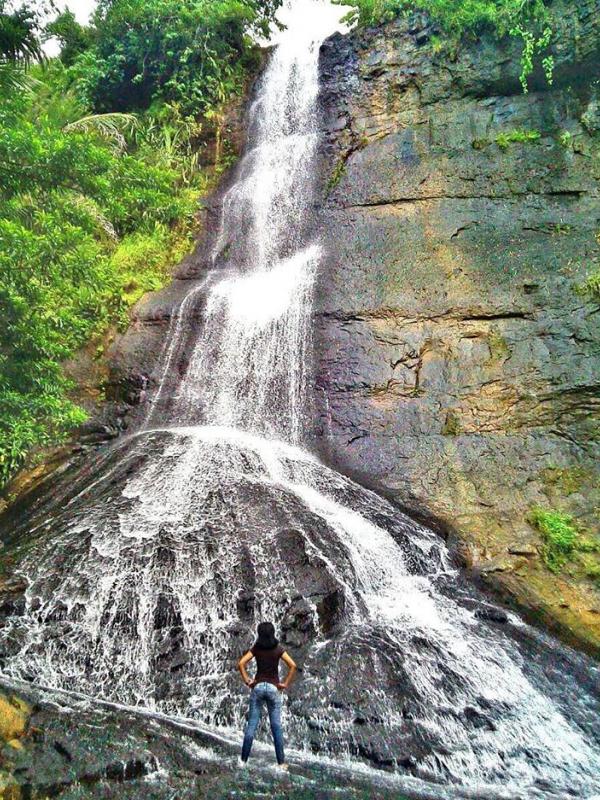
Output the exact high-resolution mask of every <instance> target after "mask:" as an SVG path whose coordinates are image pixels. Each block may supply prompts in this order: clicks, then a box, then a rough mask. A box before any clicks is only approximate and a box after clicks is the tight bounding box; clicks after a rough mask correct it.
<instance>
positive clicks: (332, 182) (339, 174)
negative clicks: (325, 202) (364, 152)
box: [325, 157, 346, 194]
mask: <svg viewBox="0 0 600 800" xmlns="http://www.w3.org/2000/svg"><path fill="white" fill-rule="evenodd" d="M345 172H346V159H345V158H344V157H342V158H340V159H339V161H338V162H337V164H336V165H335V167H334V168H333V172H332V173H331V175H330V176H329V180H328V181H327V186H326V188H325V191H326V192H327V194H330V193H331V192H332V191H333V190H334V189H335V187H336V186H337V185H338V184H339V182H340V181H341V180H342V178H343V177H344V174H345Z"/></svg>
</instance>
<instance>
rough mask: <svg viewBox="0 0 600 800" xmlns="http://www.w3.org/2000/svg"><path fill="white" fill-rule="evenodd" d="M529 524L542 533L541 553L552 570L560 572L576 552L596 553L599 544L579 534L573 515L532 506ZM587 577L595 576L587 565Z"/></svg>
mask: <svg viewBox="0 0 600 800" xmlns="http://www.w3.org/2000/svg"><path fill="white" fill-rule="evenodd" d="M529 521H530V522H531V524H532V525H533V526H534V527H535V528H537V529H538V530H539V532H540V533H541V534H542V539H543V542H544V544H543V546H542V550H541V555H542V558H543V560H544V563H545V564H546V566H547V567H548V569H549V570H551V571H552V572H560V570H561V569H562V568H563V567H564V566H565V564H566V563H567V561H569V560H570V559H571V558H573V556H574V555H575V554H576V553H597V552H598V551H599V550H600V546H599V545H598V543H597V542H596V541H592V540H590V539H586V538H584V537H582V536H581V534H580V531H579V529H578V527H577V524H576V522H575V520H574V519H573V517H571V516H569V515H568V514H564V513H562V512H560V511H555V510H553V509H544V508H534V509H532V511H531V513H530V515H529ZM588 574H589V577H591V578H594V579H595V578H596V577H597V575H596V574H595V573H594V572H593V567H592V566H591V565H590V567H589V572H588Z"/></svg>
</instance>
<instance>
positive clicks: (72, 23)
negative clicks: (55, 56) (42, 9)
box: [46, 9, 93, 67]
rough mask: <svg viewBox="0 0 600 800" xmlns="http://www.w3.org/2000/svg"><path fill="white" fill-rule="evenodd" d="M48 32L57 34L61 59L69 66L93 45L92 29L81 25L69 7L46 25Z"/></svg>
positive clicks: (53, 34) (52, 34) (51, 34)
mask: <svg viewBox="0 0 600 800" xmlns="http://www.w3.org/2000/svg"><path fill="white" fill-rule="evenodd" d="M46 33H47V34H48V35H50V36H55V37H56V38H57V39H58V40H59V42H60V44H61V50H60V60H61V61H62V62H63V64H65V65H66V66H67V67H69V66H71V64H73V62H74V61H75V59H76V58H77V56H80V55H81V54H82V53H85V51H86V50H89V48H90V47H91V45H92V41H93V34H92V30H91V29H90V28H88V27H85V26H84V25H80V24H79V22H77V20H76V18H75V14H73V12H72V11H70V10H69V9H67V10H66V11H63V13H62V14H59V15H58V16H57V17H56V19H54V20H53V21H52V22H50V23H49V24H48V25H47V26H46Z"/></svg>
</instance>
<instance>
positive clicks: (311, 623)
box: [0, 30, 600, 798]
mask: <svg viewBox="0 0 600 800" xmlns="http://www.w3.org/2000/svg"><path fill="white" fill-rule="evenodd" d="M317 95H318V44H316V43H310V42H308V41H307V40H306V39H302V37H300V36H298V35H297V34H296V32H295V31H293V30H292V31H291V32H290V36H289V37H287V38H286V39H284V41H283V42H282V44H281V45H279V47H278V48H277V49H276V50H275V52H274V53H273V54H272V56H271V61H270V64H269V66H268V68H267V70H266V71H265V74H264V76H263V78H262V82H261V85H260V89H259V92H258V95H257V99H256V101H255V103H254V106H253V108H252V110H251V117H250V127H251V138H250V142H249V149H248V151H247V153H246V154H245V156H244V158H243V160H242V162H241V164H240V166H239V168H238V172H237V180H236V182H235V183H234V185H233V186H232V187H231V188H230V190H229V191H228V193H227V194H226V196H225V199H224V203H223V217H222V223H221V228H220V231H219V235H218V238H217V242H216V245H215V250H214V252H213V262H214V264H215V271H214V273H213V275H212V276H211V278H210V279H208V280H207V281H206V282H205V283H202V284H201V285H199V286H197V287H195V288H194V289H192V291H191V292H190V294H189V295H188V297H187V298H186V299H185V300H184V303H183V304H182V306H181V309H180V313H179V316H178V318H177V319H176V320H175V321H174V322H173V324H172V326H171V329H170V340H169V341H168V342H167V344H166V347H165V352H164V355H163V359H162V364H163V369H164V370H165V376H166V374H167V372H168V373H172V372H175V371H178V369H179V367H180V358H181V342H180V339H181V337H182V336H183V331H184V328H185V327H186V326H185V324H184V323H185V320H186V314H187V313H188V312H189V311H190V310H191V308H192V307H193V306H194V303H195V302H196V300H197V299H198V297H199V296H200V295H202V294H204V296H205V305H204V311H203V318H202V323H201V325H200V327H199V329H198V330H197V331H196V332H195V339H194V347H193V349H192V352H191V356H190V357H189V358H186V359H185V364H184V369H183V376H182V378H181V380H179V381H177V390H176V393H175V396H174V397H173V398H171V402H170V403H169V405H168V411H165V408H166V406H165V407H163V405H161V402H160V401H161V394H164V393H165V392H166V391H167V382H166V381H165V380H163V379H161V380H160V381H159V386H158V391H157V398H158V401H157V402H155V403H154V405H153V407H152V409H151V410H150V412H149V415H148V425H147V426H146V427H145V428H143V429H142V430H140V431H139V432H138V433H136V434H135V435H133V436H131V437H128V438H127V439H123V440H122V441H120V442H118V443H116V444H115V445H114V446H113V447H112V448H111V449H109V450H108V451H107V452H105V453H103V454H101V455H99V456H98V457H96V459H95V460H93V461H91V462H90V464H89V465H88V466H87V468H86V469H85V470H84V471H83V472H82V473H81V474H80V475H79V476H78V477H77V479H76V480H75V481H70V480H69V481H64V482H63V483H62V484H60V485H59V486H57V487H56V488H55V496H54V497H52V498H47V499H46V500H45V501H43V502H41V503H40V504H39V505H38V506H37V507H35V508H33V509H32V510H31V512H30V513H29V514H28V515H26V516H25V517H24V519H23V520H22V521H21V523H20V525H19V526H18V527H17V529H16V530H15V531H14V532H13V533H12V540H13V542H15V543H16V546H17V548H20V554H21V556H22V561H21V563H20V567H19V569H20V571H21V573H22V575H23V576H24V579H25V581H26V583H27V587H28V588H27V591H26V602H25V608H24V609H23V608H19V609H15V610H14V611H13V612H12V613H11V614H10V615H9V617H8V619H7V621H6V624H5V626H4V627H3V628H2V632H1V633H0V644H1V648H2V654H3V655H2V664H3V671H4V672H5V673H7V674H8V675H12V676H16V677H26V678H28V679H31V680H34V681H38V682H40V683H43V684H46V685H52V686H56V687H61V688H66V689H74V688H76V689H78V690H79V691H83V692H85V693H88V694H90V695H92V696H101V697H105V698H110V699H116V700H119V701H121V702H126V703H132V704H141V705H144V706H147V707H153V708H158V709H161V710H163V711H166V712H168V713H172V714H183V715H188V716H196V717H198V718H200V719H202V720H203V721H204V722H206V723H208V724H211V725H224V726H232V725H234V726H240V725H241V723H242V720H243V715H244V706H245V695H244V693H243V692H242V691H241V690H240V688H239V683H238V679H237V678H236V676H235V673H234V665H235V661H236V658H237V657H238V656H239V654H240V653H241V652H242V651H243V650H244V649H245V648H246V647H247V646H248V644H249V643H250V641H251V628H252V627H253V626H254V624H255V622H256V621H258V620H259V619H261V618H271V619H273V620H274V621H275V622H276V623H277V625H278V626H279V628H280V630H281V632H282V639H283V641H284V643H285V644H286V646H287V647H288V648H289V649H290V650H292V651H293V652H294V654H295V655H296V656H297V657H298V660H299V662H300V663H301V665H302V668H303V672H302V676H301V680H300V681H299V682H298V685H297V686H296V687H295V689H294V691H292V693H291V695H290V699H289V703H288V707H287V711H286V726H287V730H288V734H289V738H290V740H291V742H292V743H293V744H294V745H295V746H296V747H299V748H308V749H310V750H313V751H317V752H321V753H326V754H346V755H348V756H354V757H356V756H359V757H361V758H364V759H367V760H370V761H371V762H374V763H377V764H379V765H387V766H390V767H395V768H397V769H398V770H400V771H405V772H406V773H408V774H411V775H416V776H419V777H421V778H423V779H426V780H436V781H449V782H450V783H454V784H456V785H466V786H472V787H473V786H476V787H481V788H482V790H483V789H484V787H488V789H489V790H490V791H492V792H496V793H497V796H498V797H500V796H509V797H511V798H517V797H527V798H530V797H535V796H537V795H540V796H543V795H545V794H549V795H552V792H554V796H556V795H558V796H560V797H564V796H569V795H572V796H578V797H592V796H593V795H594V793H596V792H600V781H599V778H598V775H599V773H600V755H599V753H600V749H599V748H600V745H599V743H598V741H597V735H598V732H597V731H594V721H595V714H597V713H598V710H600V709H599V704H598V700H597V697H596V696H595V695H594V689H593V686H592V677H591V676H592V672H591V671H590V665H589V663H588V662H587V661H586V659H585V658H584V657H580V656H577V655H575V654H574V653H571V652H570V651H568V650H567V649H564V648H562V647H560V646H559V645H557V644H556V643H553V642H551V641H546V640H545V639H544V638H543V637H541V636H538V635H536V634H534V633H533V632H532V631H530V630H529V629H527V628H525V627H524V626H523V625H522V624H521V623H519V622H518V620H516V619H515V620H513V621H512V622H511V623H509V624H507V625H498V624H495V623H493V622H485V621H482V620H481V619H480V617H481V616H482V613H481V612H482V610H484V611H485V608H486V604H485V600H484V599H482V598H481V597H479V596H478V595H477V593H475V592H473V591H472V590H470V589H469V588H468V586H466V585H465V584H464V583H463V581H462V579H461V577H460V575H458V574H457V573H456V571H455V570H454V569H453V567H452V565H451V564H450V562H449V559H448V555H447V553H446V550H445V548H444V546H443V543H442V542H441V540H440V539H439V538H438V537H437V536H436V535H435V534H434V533H433V532H431V531H429V530H428V529H426V528H424V527H422V526H419V525H417V524H416V523H414V522H413V521H411V520H409V519H408V518H407V517H405V516H403V515H402V514H399V513H398V512H397V511H396V510H395V509H394V508H392V507H391V506H390V505H389V504H388V503H387V502H386V501H384V500H383V499H381V498H380V497H378V496H377V495H375V494H373V493H372V492H369V491H366V490H364V489H362V488H361V487H359V486H357V485H356V484H354V483H352V482H351V481H349V480H347V479H345V478H344V477H342V476H340V475H339V474H336V473H335V472H333V471H332V470H330V469H328V468H327V467H325V466H324V465H323V464H321V463H320V462H319V461H318V460H317V459H316V458H314V457H313V456H311V455H310V454H309V453H307V452H306V451H305V450H303V449H302V448H301V442H302V427H303V410H304V405H305V400H304V397H305V392H306V381H307V364H309V363H310V358H309V353H310V324H309V322H310V314H311V306H310V298H311V290H312V282H313V278H314V274H315V270H316V269H317V266H318V260H319V245H318V242H316V241H311V239H310V235H309V234H310V230H311V226H310V209H311V204H312V200H313V197H312V191H313V187H312V182H313V180H314V178H313V172H314V170H313V169H312V166H313V161H314V158H315V155H316V148H317V145H318V135H317V126H318V125H317V124H318V115H317V109H318V105H317ZM483 616H485V614H483ZM595 737H596V738H595ZM506 787H508V788H506ZM505 792H508V794H505Z"/></svg>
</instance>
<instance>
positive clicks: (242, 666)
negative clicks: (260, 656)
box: [238, 650, 254, 686]
mask: <svg viewBox="0 0 600 800" xmlns="http://www.w3.org/2000/svg"><path fill="white" fill-rule="evenodd" d="M253 658H254V656H253V655H252V653H251V652H250V650H248V652H247V653H244V655H243V656H242V657H241V658H240V660H239V661H238V669H239V671H240V675H241V676H242V680H243V681H244V683H245V684H246V686H252V684H253V683H254V681H253V680H252V678H251V677H250V676H249V675H248V673H247V672H246V664H249V663H250V662H251V661H252V659H253Z"/></svg>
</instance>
